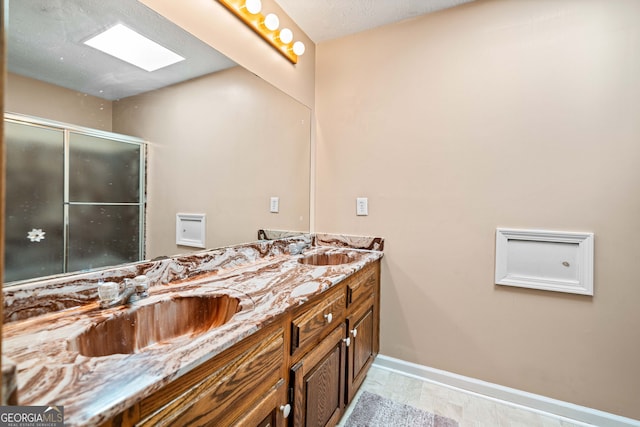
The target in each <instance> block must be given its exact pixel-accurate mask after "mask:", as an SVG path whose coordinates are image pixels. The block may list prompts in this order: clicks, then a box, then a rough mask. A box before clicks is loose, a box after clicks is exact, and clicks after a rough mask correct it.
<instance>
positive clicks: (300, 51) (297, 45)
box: [293, 42, 304, 56]
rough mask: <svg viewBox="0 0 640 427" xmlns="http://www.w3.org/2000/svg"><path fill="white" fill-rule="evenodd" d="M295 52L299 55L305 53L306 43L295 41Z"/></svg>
mask: <svg viewBox="0 0 640 427" xmlns="http://www.w3.org/2000/svg"><path fill="white" fill-rule="evenodd" d="M293 53H295V54H296V55H298V56H300V55H302V54H303V53H304V43H302V42H295V43H294V44H293Z"/></svg>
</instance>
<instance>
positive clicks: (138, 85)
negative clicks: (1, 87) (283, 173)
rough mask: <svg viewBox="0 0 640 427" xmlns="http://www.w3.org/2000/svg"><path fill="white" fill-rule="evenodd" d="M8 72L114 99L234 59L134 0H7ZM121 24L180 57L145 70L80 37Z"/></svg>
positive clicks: (219, 66)
mask: <svg viewBox="0 0 640 427" xmlns="http://www.w3.org/2000/svg"><path fill="white" fill-rule="evenodd" d="M8 15H9V24H8V26H7V28H8V31H7V68H8V70H9V71H10V72H13V73H16V74H21V75H24V76H27V77H31V78H35V79H38V80H42V81H45V82H48V83H52V84H56V85H58V86H62V87H66V88H68V89H72V90H76V91H78V92H82V93H88V94H90V95H94V96H98V97H100V98H104V99H108V100H114V99H118V98H125V97H127V96H131V95H136V94H138V93H143V92H147V91H150V90H153V89H158V88H160V87H164V86H167V85H170V84H174V83H178V82H181V81H184V80H188V79H192V78H195V77H198V76H201V75H204V74H209V73H212V72H215V71H218V70H221V69H224V68H229V67H232V66H235V65H236V64H235V63H234V62H232V61H231V60H229V59H228V58H227V57H226V56H224V55H222V54H220V53H219V52H217V51H216V50H215V49H212V48H211V47H210V46H209V45H207V44H205V43H203V42H201V41H200V40H198V39H197V38H195V37H193V36H192V35H190V34H189V33H187V32H186V31H184V30H182V29H181V28H179V27H178V26H177V25H175V24H173V23H171V22H169V21H168V20H166V19H165V18H163V17H162V16H160V15H158V14H157V13H156V12H154V11H152V10H150V9H148V8H147V7H146V6H144V5H142V4H141V3H139V2H137V1H135V0H108V1H107V0H55V1H52V0H9V14H8ZM117 23H121V24H124V25H126V26H127V27H129V28H131V29H134V30H136V31H138V32H139V33H141V34H143V35H145V36H147V37H148V38H150V39H152V40H154V41H155V42H157V43H160V44H161V45H163V46H165V47H167V48H168V49H171V50H173V51H174V52H176V53H177V54H179V55H181V56H183V57H185V58H186V60H185V61H182V62H179V63H177V64H173V65H170V66H168V67H165V68H162V69H160V70H157V71H154V72H152V73H149V72H147V71H144V70H142V69H140V68H138V67H135V66H133V65H130V64H128V63H126V62H123V61H121V60H119V59H116V58H113V57H111V56H109V55H107V54H104V53H102V52H100V51H97V50H95V49H93V48H91V47H88V46H86V45H84V44H83V42H84V41H85V40H87V39H89V38H91V37H93V36H94V35H96V34H98V33H99V32H102V31H104V30H106V29H107V28H109V27H111V26H113V25H115V24H117Z"/></svg>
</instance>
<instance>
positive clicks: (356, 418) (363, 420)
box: [345, 391, 458, 427]
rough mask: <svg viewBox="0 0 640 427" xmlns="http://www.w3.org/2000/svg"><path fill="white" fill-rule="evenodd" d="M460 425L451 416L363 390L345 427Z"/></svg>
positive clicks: (447, 426)
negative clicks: (434, 412)
mask: <svg viewBox="0 0 640 427" xmlns="http://www.w3.org/2000/svg"><path fill="white" fill-rule="evenodd" d="M389 426H394V427H396V426H398V427H458V422H457V421H454V420H452V419H450V418H446V417H443V416H440V415H436V414H432V413H430V412H426V411H423V410H421V409H417V408H414V407H413V406H409V405H405V404H403V403H398V402H394V401H393V400H390V399H387V398H385V397H382V396H378V395H377V394H373V393H369V392H367V391H363V392H362V394H361V395H360V397H359V398H358V401H357V402H356V406H355V408H353V412H351V415H350V416H349V418H348V419H347V422H346V424H345V427H389Z"/></svg>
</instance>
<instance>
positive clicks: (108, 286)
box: [98, 282, 119, 302]
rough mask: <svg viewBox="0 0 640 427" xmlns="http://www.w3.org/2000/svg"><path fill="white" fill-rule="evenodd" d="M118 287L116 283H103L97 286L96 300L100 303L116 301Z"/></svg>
mask: <svg viewBox="0 0 640 427" xmlns="http://www.w3.org/2000/svg"><path fill="white" fill-rule="evenodd" d="M118 293H119V287H118V284H117V283H116V282H105V283H101V284H100V285H98V298H100V301H102V302H111V301H114V300H116V299H118Z"/></svg>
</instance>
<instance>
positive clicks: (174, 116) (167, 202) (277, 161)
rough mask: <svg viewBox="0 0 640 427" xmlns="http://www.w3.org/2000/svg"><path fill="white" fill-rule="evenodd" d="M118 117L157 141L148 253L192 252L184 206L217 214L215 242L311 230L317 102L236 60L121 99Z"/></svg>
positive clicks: (210, 223)
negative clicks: (181, 219) (182, 229)
mask: <svg viewBox="0 0 640 427" xmlns="http://www.w3.org/2000/svg"><path fill="white" fill-rule="evenodd" d="M113 116H114V117H113V123H114V131H116V132H119V133H124V134H128V135H135V136H138V137H141V138H143V139H145V140H147V141H149V156H148V158H149V161H148V189H147V191H148V205H147V206H148V211H147V239H146V242H147V258H153V257H156V256H158V255H172V254H177V253H185V252H189V251H190V248H187V247H178V246H176V243H175V242H176V237H175V221H176V214H177V213H205V214H206V215H207V217H206V220H207V236H206V237H207V239H206V246H207V248H212V247H219V246H226V245H230V244H237V243H241V242H249V241H254V240H256V239H257V231H258V228H271V229H280V230H282V229H284V230H301V231H308V230H309V150H310V148H309V142H308V141H309V135H310V133H311V128H310V119H311V117H310V110H309V109H308V108H307V107H305V106H304V105H302V104H300V103H299V102H297V101H295V100H293V99H292V98H290V97H289V96H287V95H285V94H284V93H282V92H281V91H279V90H278V89H276V88H274V87H273V86H271V85H270V84H268V83H266V82H264V81H263V80H262V79H260V78H259V77H256V76H255V75H253V74H252V73H250V72H248V71H246V70H244V69H242V68H241V67H236V68H232V69H229V70H226V71H223V72H219V73H215V74H212V75H209V76H205V77H201V78H198V79H195V80H191V81H189V82H185V83H181V84H178V85H175V86H171V87H168V88H165V89H161V90H158V91H154V92H148V93H146V94H142V95H138V96H133V97H130V98H126V99H123V100H121V101H118V102H114V107H113ZM271 196H278V197H280V212H279V213H277V214H276V213H270V212H269V199H270V197H271Z"/></svg>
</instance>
